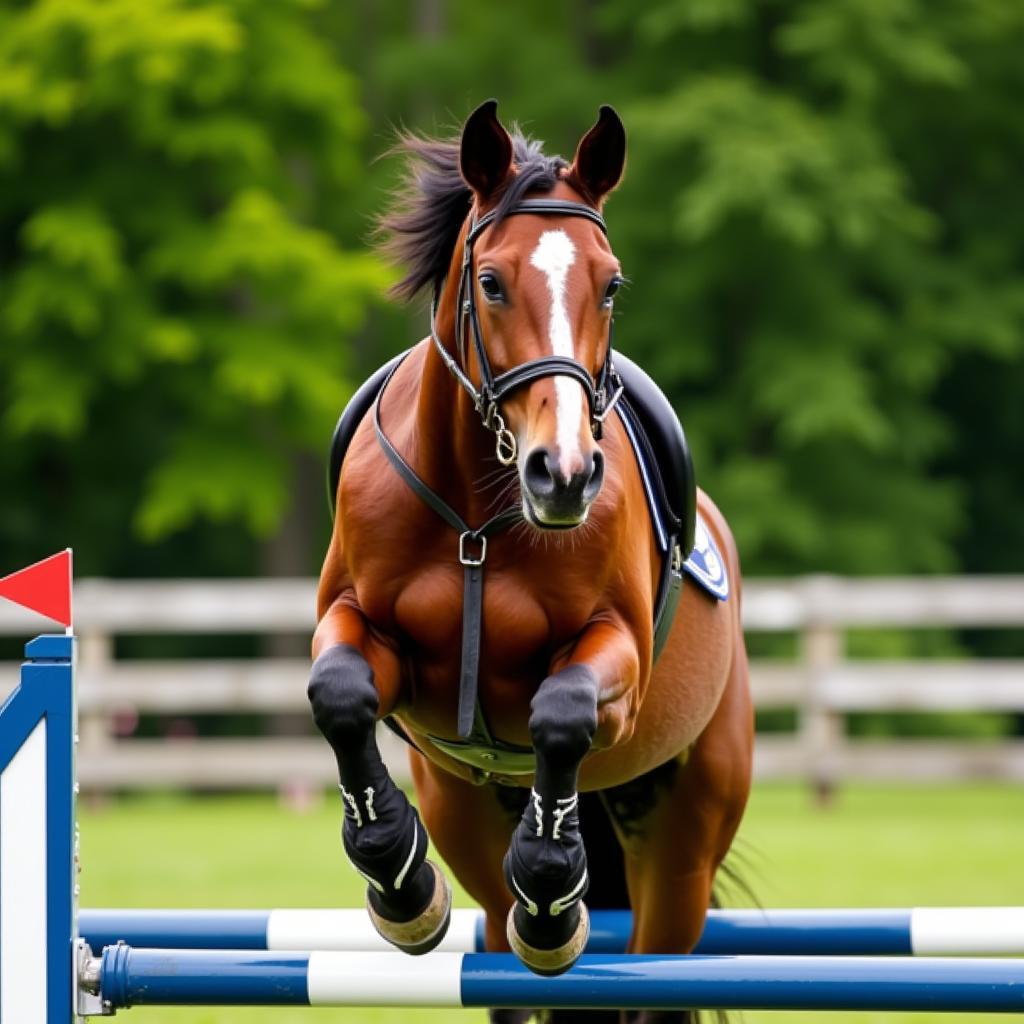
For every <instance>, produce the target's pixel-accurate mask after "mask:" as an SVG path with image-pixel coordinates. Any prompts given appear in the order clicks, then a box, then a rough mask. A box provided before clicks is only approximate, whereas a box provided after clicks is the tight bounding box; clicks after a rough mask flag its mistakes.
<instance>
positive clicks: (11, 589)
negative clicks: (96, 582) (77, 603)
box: [0, 548, 71, 626]
mask: <svg viewBox="0 0 1024 1024" xmlns="http://www.w3.org/2000/svg"><path fill="white" fill-rule="evenodd" d="M0 597H6V598H7V600H8V601H13V602H14V603H15V604H20V605H23V606H24V607H25V608H31V609H32V611H34V612H39V614H40V615H45V616H46V617H47V618H48V619H56V620H57V622H61V623H63V624H64V625H65V626H70V625H71V548H67V549H66V550H64V551H61V552H60V554H57V555H51V556H50V557H49V558H44V559H43V560H42V561H41V562H36V564H35V565H30V566H29V567H28V568H27V569H21V570H19V571H18V572H12V573H11V575H10V576H4V577H3V579H0Z"/></svg>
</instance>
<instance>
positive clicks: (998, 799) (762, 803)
mask: <svg viewBox="0 0 1024 1024" xmlns="http://www.w3.org/2000/svg"><path fill="white" fill-rule="evenodd" d="M80 819H81V824H82V858H83V862H84V869H83V873H82V905H83V906H94V907H96V906H139V907H143V906H151V907H160V906H163V907H189V906H193V907H198V906H211V907H271V906H358V905H360V904H361V903H362V890H363V883H362V881H361V880H360V879H359V878H358V877H357V876H356V875H355V873H354V872H353V871H352V869H351V868H350V867H349V866H348V865H347V863H346V862H345V860H344V857H343V855H342V853H341V848H340V841H339V838H338V826H339V809H338V807H337V806H335V805H334V803H333V802H329V803H327V804H325V805H324V806H323V807H321V808H318V809H316V810H314V811H313V812H311V813H308V814H295V813H292V812H289V811H286V810H283V809H282V808H281V807H280V806H279V805H278V804H277V803H276V801H275V800H273V799H272V798H269V797H266V798H261V797H243V798H238V797H234V798H208V799H202V800H189V799H184V798H176V797H151V798H145V799H139V800H125V801H121V802H116V803H112V804H110V805H108V806H106V807H103V808H98V809H96V808H94V809H87V808H84V807H83V808H82V809H81V813H80ZM740 847H741V850H742V862H743V871H744V874H745V876H746V877H747V878H748V880H749V881H750V882H751V884H752V885H753V888H754V890H755V891H756V893H757V895H758V898H759V899H760V901H761V902H762V903H763V904H764V905H766V906H779V907H781V906H912V905H915V904H916V905H928V904H931V905H957V904H975V903H976V904H1018V903H1024V880H1022V875H1021V871H1020V864H1021V853H1022V851H1024V792H1022V791H1021V790H1020V789H1019V788H1013V787H1010V786H995V785H965V786H958V787H941V788H912V787H905V786H900V787H896V786H884V787H882V786H849V787H847V788H845V789H844V790H843V791H842V792H841V794H840V796H839V798H838V800H837V801H836V803H835V805H834V806H833V807H832V808H830V809H829V810H827V811H816V810H815V809H813V807H812V806H811V804H810V801H809V799H808V797H807V795H806V793H805V791H804V790H802V789H800V788H797V787H795V786H782V785H764V786H761V787H759V788H758V789H757V790H756V792H755V795H754V797H753V799H752V801H751V805H750V808H749V810H748V813H747V818H746V821H745V823H744V825H743V829H742V832H741V840H740ZM457 901H458V902H460V903H461V905H464V906H465V905H469V903H468V901H467V900H466V897H465V896H464V895H461V894H460V895H459V896H457ZM396 956H397V954H396ZM395 963H396V969H400V967H401V960H400V959H396V961H395ZM452 1019H458V1020H462V1021H465V1022H466V1024H471V1022H480V1021H482V1020H483V1014H481V1013H480V1012H479V1011H468V1010H467V1011H451V1010H420V1011H399V1010H380V1009H378V1010H371V1009H365V1010H364V1009H358V1010H344V1009H309V1008H294V1009H292V1008H280V1009H272V1008H268V1009H206V1010H203V1009H171V1008H166V1009H165V1008H158V1007H138V1008H135V1009H133V1010H130V1011H127V1017H126V1020H127V1021H129V1022H131V1024H242V1022H245V1024H270V1022H274V1024H302V1022H305V1024H325V1022H327V1021H366V1022H369V1024H383V1022H395V1024H440V1022H441V1021H444V1020H452ZM791 1019H795V1020H799V1021H808V1022H809V1021H811V1020H820V1019H821V1015H820V1014H818V1015H815V1014H807V1015H800V1014H791V1013H785V1014H783V1013H747V1014H744V1015H743V1020H744V1021H746V1022H748V1024H769V1022H771V1024H782V1022H783V1021H784V1020H785V1021H789V1020H791ZM840 1019H841V1020H842V1021H844V1022H848V1024H868V1022H871V1024H897V1022H899V1024H910V1022H912V1021H914V1022H917V1021H923V1020H928V1019H933V1018H932V1017H931V1015H928V1014H869V1013H865V1014H844V1015H842V1016H841V1017H840ZM956 1019H957V1020H958V1021H965V1020H969V1021H973V1022H980V1021H995V1020H999V1019H1001V1018H999V1017H997V1016H995V1015H983V1014H977V1015H973V1016H964V1015H958V1016H957V1018H956Z"/></svg>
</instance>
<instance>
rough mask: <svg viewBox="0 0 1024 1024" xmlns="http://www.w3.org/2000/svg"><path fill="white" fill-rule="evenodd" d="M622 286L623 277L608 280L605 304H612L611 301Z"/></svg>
mask: <svg viewBox="0 0 1024 1024" xmlns="http://www.w3.org/2000/svg"><path fill="white" fill-rule="evenodd" d="M621 287H622V278H621V277H613V278H612V279H611V281H609V282H608V287H607V288H606V289H605V291H604V302H605V305H610V304H611V301H612V299H613V298H614V296H615V293H616V292H617V291H618V290H619V289H620V288H621Z"/></svg>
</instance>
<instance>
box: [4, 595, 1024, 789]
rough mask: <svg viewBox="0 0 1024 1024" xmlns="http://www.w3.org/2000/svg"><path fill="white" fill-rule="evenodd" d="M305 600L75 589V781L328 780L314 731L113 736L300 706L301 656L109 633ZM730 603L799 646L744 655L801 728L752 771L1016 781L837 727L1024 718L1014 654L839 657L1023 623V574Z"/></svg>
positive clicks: (236, 617) (774, 738) (253, 620)
mask: <svg viewBox="0 0 1024 1024" xmlns="http://www.w3.org/2000/svg"><path fill="white" fill-rule="evenodd" d="M313 608H314V583H313V582H312V581H309V580H237V581H219V580H218V581H215V580H201V581H200V580H182V581H165V582H134V581H133V582H127V581H124V582H114V581H106V580H83V581H81V582H80V583H78V584H77V585H76V588H75V614H76V630H77V633H78V635H79V637H80V647H79V681H80V689H79V710H80V737H81V742H80V746H79V770H80V777H81V783H82V786H83V788H85V789H92V790H106V789H139V788H149V787H156V786H185V787H193V788H266V787H282V786H283V787H288V786H300V787H309V786H321V785H323V784H329V783H333V782H334V781H335V780H334V771H335V769H334V762H333V758H332V757H331V755H330V752H329V751H328V749H327V747H326V745H325V744H324V743H323V741H322V740H320V739H319V737H317V736H315V735H314V734H313V731H312V727H311V726H309V727H308V729H306V730H301V728H300V731H304V734H302V735H296V736H292V737H287V736H276V735H251V736H247V737H232V738H197V737H194V736H191V737H190V736H187V735H182V736H172V737H170V738H167V737H165V738H156V739H138V738H133V737H132V736H122V735H119V732H123V731H125V730H124V729H123V728H121V725H122V724H123V723H124V722H126V721H127V722H129V723H130V722H131V721H133V720H134V719H135V717H136V716H139V715H156V716H170V717H171V718H173V719H179V720H186V719H188V717H189V716H194V715H228V714H235V715H236V714H239V713H247V712H252V713H255V714H257V715H258V716H260V720H263V718H264V717H265V716H273V717H274V718H276V719H277V720H280V719H281V718H282V717H283V716H306V715H308V708H307V704H306V680H307V677H308V670H309V665H308V661H307V659H305V658H253V659H241V660H229V659H220V660H185V659H180V660H173V661H172V660H167V661H154V660H147V661H139V660H128V659H123V658H119V657H117V654H116V641H117V638H119V637H128V636H131V635H168V634H176V635H189V636H195V635H203V634H207V635H210V634H213V635H218V636H222V637H228V636H232V635H239V634H241V635H249V636H257V637H263V638H265V637H268V636H276V635H285V634H292V635H298V636H300V637H304V638H308V636H309V633H310V627H311V623H312V621H313ZM743 612H744V623H745V627H746V629H747V631H748V633H749V634H753V633H779V632H784V633H792V634H795V636H796V638H797V643H796V650H797V652H798V656H797V658H796V659H795V660H792V661H756V662H755V663H754V665H753V672H752V677H753V688H754V697H755V702H756V704H757V706H758V708H759V709H772V708H795V709H796V720H797V729H796V731H795V732H793V733H771V734H766V735H763V736H761V737H759V741H758V746H757V756H756V770H757V773H758V775H759V776H761V777H771V778H779V777H790V778H793V777H799V778H805V779H807V780H809V781H811V782H812V783H814V784H815V785H817V786H818V787H827V786H829V785H831V784H832V783H833V782H835V781H838V780H841V779H846V778H860V779H903V780H913V781H929V780H945V779H961V778H970V777H982V778H996V779H1017V780H1024V741H1021V740H1000V741H988V742H983V741H973V742H969V741H961V740H957V741H953V740H944V741H935V740H924V739H921V740H899V741H896V740H891V739H890V740H885V741H882V740H868V739H851V738H847V737H846V735H845V729H844V718H845V716H847V715H848V714H850V713H853V712H859V711H895V712H899V711H1009V712H1015V713H1020V712H1024V660H1013V661H1010V660H994V659H992V660H990V659H985V660H963V661H943V660H934V659H929V660H917V661H906V660H905V661H879V660H852V659H850V658H848V657H847V655H846V649H845V648H846V634H847V632H848V631H849V630H851V629H862V628H936V627H951V628H984V629H990V628H1021V627H1024V577H984V578H982V577H975V578H971V577H956V578H934V577H929V578H914V579H898V578H893V579H847V578H837V577H824V576H822V577H806V578H801V579H785V580H784V579H758V580H749V581H747V583H746V586H745V590H744V608H743ZM37 626H38V621H37V620H33V619H32V618H31V617H30V616H28V615H27V614H23V613H22V612H20V611H19V610H17V609H16V608H14V607H12V606H6V605H5V606H4V607H2V608H0V635H18V636H28V635H31V633H32V632H33V631H34V629H35V628H36V627H37ZM15 679H16V666H15V665H14V664H6V665H2V666H0V688H2V690H3V692H6V690H8V689H10V687H11V686H13V684H14V681H15ZM292 720H293V721H294V720H295V719H294V718H293V719H292ZM172 731H173V730H172ZM388 757H389V760H390V761H391V762H392V764H393V765H394V766H395V767H396V770H401V771H404V763H405V755H404V753H403V751H402V750H401V748H400V746H397V747H396V746H394V745H391V744H389V749H388Z"/></svg>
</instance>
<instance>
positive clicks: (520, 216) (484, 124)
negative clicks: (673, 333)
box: [456, 101, 626, 530]
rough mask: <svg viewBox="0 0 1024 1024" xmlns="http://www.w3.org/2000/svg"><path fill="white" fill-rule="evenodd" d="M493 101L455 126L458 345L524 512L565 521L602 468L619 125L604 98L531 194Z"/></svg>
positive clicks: (591, 494)
mask: <svg viewBox="0 0 1024 1024" xmlns="http://www.w3.org/2000/svg"><path fill="white" fill-rule="evenodd" d="M496 106H497V104H496V103H495V102H494V101H489V102H487V103H484V104H483V105H481V106H480V107H478V108H477V110H476V111H474V112H473V114H471V115H470V117H469V119H468V120H467V121H466V124H465V126H464V128H463V131H462V137H461V144H460V170H461V173H462V176H463V178H464V179H465V181H466V183H467V184H468V185H469V187H470V188H471V189H472V192H473V207H472V210H471V213H470V216H469V219H468V221H467V228H466V232H465V235H464V244H463V247H462V250H461V252H462V260H461V265H460V275H461V276H460V278H459V280H460V288H459V291H460V293H461V294H460V295H459V296H458V297H457V301H459V302H460V307H461V312H462V313H464V317H462V316H460V327H459V331H458V339H459V345H458V347H459V355H460V357H461V358H462V360H464V362H463V365H464V366H465V367H466V371H467V373H468V375H469V376H470V378H471V379H473V380H474V382H479V384H476V386H477V387H478V388H479V389H480V390H481V391H486V388H487V385H488V382H489V381H490V382H493V383H494V384H495V385H497V387H496V388H495V390H496V392H497V396H496V398H495V400H494V406H495V407H494V409H493V410H492V412H493V414H494V415H496V416H498V417H499V418H500V422H501V426H502V427H503V428H504V429H505V430H506V431H507V433H506V435H505V445H506V448H505V460H504V461H507V462H509V463H511V462H512V461H513V459H512V458H511V457H510V456H511V455H512V454H513V453H514V454H515V458H514V461H515V464H516V469H517V472H518V476H519V482H520V489H521V494H522V511H523V515H524V517H525V518H526V520H527V521H528V522H530V523H531V524H532V525H533V526H535V527H538V528H540V529H550V530H564V529H571V528H573V527H576V526H579V525H580V524H582V523H583V522H584V521H585V520H586V518H587V514H588V511H589V509H590V506H591V504H592V503H593V501H594V499H595V498H596V497H597V495H598V493H599V491H600V490H601V484H602V480H603V477H604V456H603V455H602V452H601V449H600V447H599V446H598V443H597V441H598V438H599V436H600V426H601V422H602V420H603V418H604V415H606V412H607V408H608V404H609V397H610V396H609V392H608V387H609V384H610V381H609V379H608V377H609V373H610V372H611V362H610V358H609V351H610V345H611V322H612V308H613V302H614V296H615V293H616V292H617V290H618V289H619V287H620V285H621V284H622V272H621V268H620V265H619V261H618V260H617V259H616V257H615V254H614V253H613V252H612V249H611V246H610V245H609V243H608V239H607V237H606V235H605V232H604V225H603V222H602V220H601V217H600V209H601V205H602V203H603V201H604V198H605V197H606V196H607V194H608V193H609V192H610V191H611V190H612V189H613V188H614V187H615V186H616V184H618V181H619V179H620V177H621V175H622V169H623V164H624V161H625V143H626V136H625V131H624V129H623V127H622V122H621V121H620V120H619V118H618V115H617V114H616V113H615V112H614V111H613V110H612V108H611V107H608V106H605V107H602V108H601V112H600V116H599V118H598V121H597V123H596V124H595V125H594V126H593V127H592V128H591V129H590V131H588V132H587V134H586V135H584V137H583V138H582V140H581V141H580V143H579V146H578V148H577V150H576V155H575V158H574V160H573V162H572V164H571V165H565V164H564V163H562V164H561V166H559V167H558V169H557V174H558V176H557V179H556V180H555V182H554V185H553V187H551V188H549V189H547V190H545V191H544V192H543V193H538V191H537V190H536V189H534V190H530V189H529V187H528V186H529V182H527V181H519V180H517V179H518V178H519V174H520V171H519V169H518V167H517V164H516V161H515V153H514V149H513V142H512V138H511V136H510V135H509V133H508V131H506V129H505V128H504V127H503V125H502V124H501V122H500V121H499V120H498V118H497V113H496ZM517 186H518V187H517ZM524 186H526V187H525V188H524ZM520 197H522V198H520ZM524 200H525V201H524ZM531 200H533V201H532V202H531ZM588 212H589V213H591V214H592V215H593V216H587V215H586V214H587V213H588ZM512 214H516V216H511V215H512ZM456 256H458V250H457V252H456ZM467 336H468V337H469V339H470V342H469V343H467ZM483 411H484V414H485V418H486V415H487V412H488V410H486V409H485V410H483ZM501 455H502V449H501V446H500V443H499V457H501Z"/></svg>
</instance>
